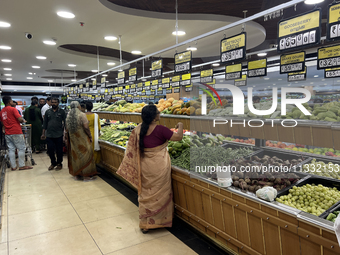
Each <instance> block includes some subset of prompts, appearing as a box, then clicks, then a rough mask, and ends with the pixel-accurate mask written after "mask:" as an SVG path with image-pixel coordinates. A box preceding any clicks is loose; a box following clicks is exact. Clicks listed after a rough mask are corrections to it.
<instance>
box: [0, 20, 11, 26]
mask: <svg viewBox="0 0 340 255" xmlns="http://www.w3.org/2000/svg"><path fill="white" fill-rule="evenodd" d="M10 26H11V24H10V23H8V22H5V21H0V27H10Z"/></svg>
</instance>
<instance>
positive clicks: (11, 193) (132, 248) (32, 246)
mask: <svg viewBox="0 0 340 255" xmlns="http://www.w3.org/2000/svg"><path fill="white" fill-rule="evenodd" d="M34 159H35V161H36V163H37V165H35V166H34V169H33V170H27V171H7V173H6V179H5V191H4V192H5V194H4V202H3V210H2V214H3V215H2V216H1V222H2V228H1V230H0V255H5V254H6V255H8V254H9V255H12V254H13V255H14V254H15V255H16V254H25V255H26V254H27V255H29V254H32V255H33V254H34V255H43V254H48V255H54V254H55V255H60V254H63V255H66V254H70V255H76V254H79V255H87V254H88V255H92V254H93V255H97V254H98V255H100V254H129V255H133V254H157V255H159V254H181V255H184V254H196V253H195V252H194V251H193V250H191V249H190V248H189V247H188V246H187V245H186V244H184V243H183V242H182V241H180V240H179V239H177V238H176V237H175V236H174V235H172V234H171V233H170V232H169V231H168V230H166V229H159V230H154V231H150V232H149V233H148V234H142V233H141V232H140V230H139V227H138V208H137V206H136V205H135V204H134V203H132V202H130V200H128V199H127V198H126V197H125V196H123V195H122V194H121V193H120V192H118V191H117V190H116V189H115V188H113V187H112V186H111V185H109V184H108V183H107V182H105V181H103V180H102V179H101V178H98V179H97V180H95V181H91V182H81V181H75V180H73V179H72V177H71V175H70V174H69V173H68V169H67V162H66V161H67V159H66V158H65V159H64V169H63V170H61V171H58V172H56V171H48V170H47V167H48V166H49V165H50V162H49V158H48V156H47V155H46V153H42V154H38V155H34Z"/></svg>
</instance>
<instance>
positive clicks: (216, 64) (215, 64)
mask: <svg viewBox="0 0 340 255" xmlns="http://www.w3.org/2000/svg"><path fill="white" fill-rule="evenodd" d="M212 65H213V66H220V63H214V64H212Z"/></svg>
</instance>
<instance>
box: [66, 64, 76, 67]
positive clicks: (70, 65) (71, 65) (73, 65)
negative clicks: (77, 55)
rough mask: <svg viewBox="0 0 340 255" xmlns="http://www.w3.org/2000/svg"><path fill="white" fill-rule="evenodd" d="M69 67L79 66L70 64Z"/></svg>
mask: <svg viewBox="0 0 340 255" xmlns="http://www.w3.org/2000/svg"><path fill="white" fill-rule="evenodd" d="M68 66H69V67H76V66H77V65H75V64H68Z"/></svg>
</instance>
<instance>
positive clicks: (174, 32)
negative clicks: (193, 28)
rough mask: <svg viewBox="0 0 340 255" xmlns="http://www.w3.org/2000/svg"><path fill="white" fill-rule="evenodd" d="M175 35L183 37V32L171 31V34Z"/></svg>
mask: <svg viewBox="0 0 340 255" xmlns="http://www.w3.org/2000/svg"><path fill="white" fill-rule="evenodd" d="M176 34H177V35H178V36H181V35H185V32H184V31H177V32H176V31H173V32H172V35H176Z"/></svg>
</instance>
